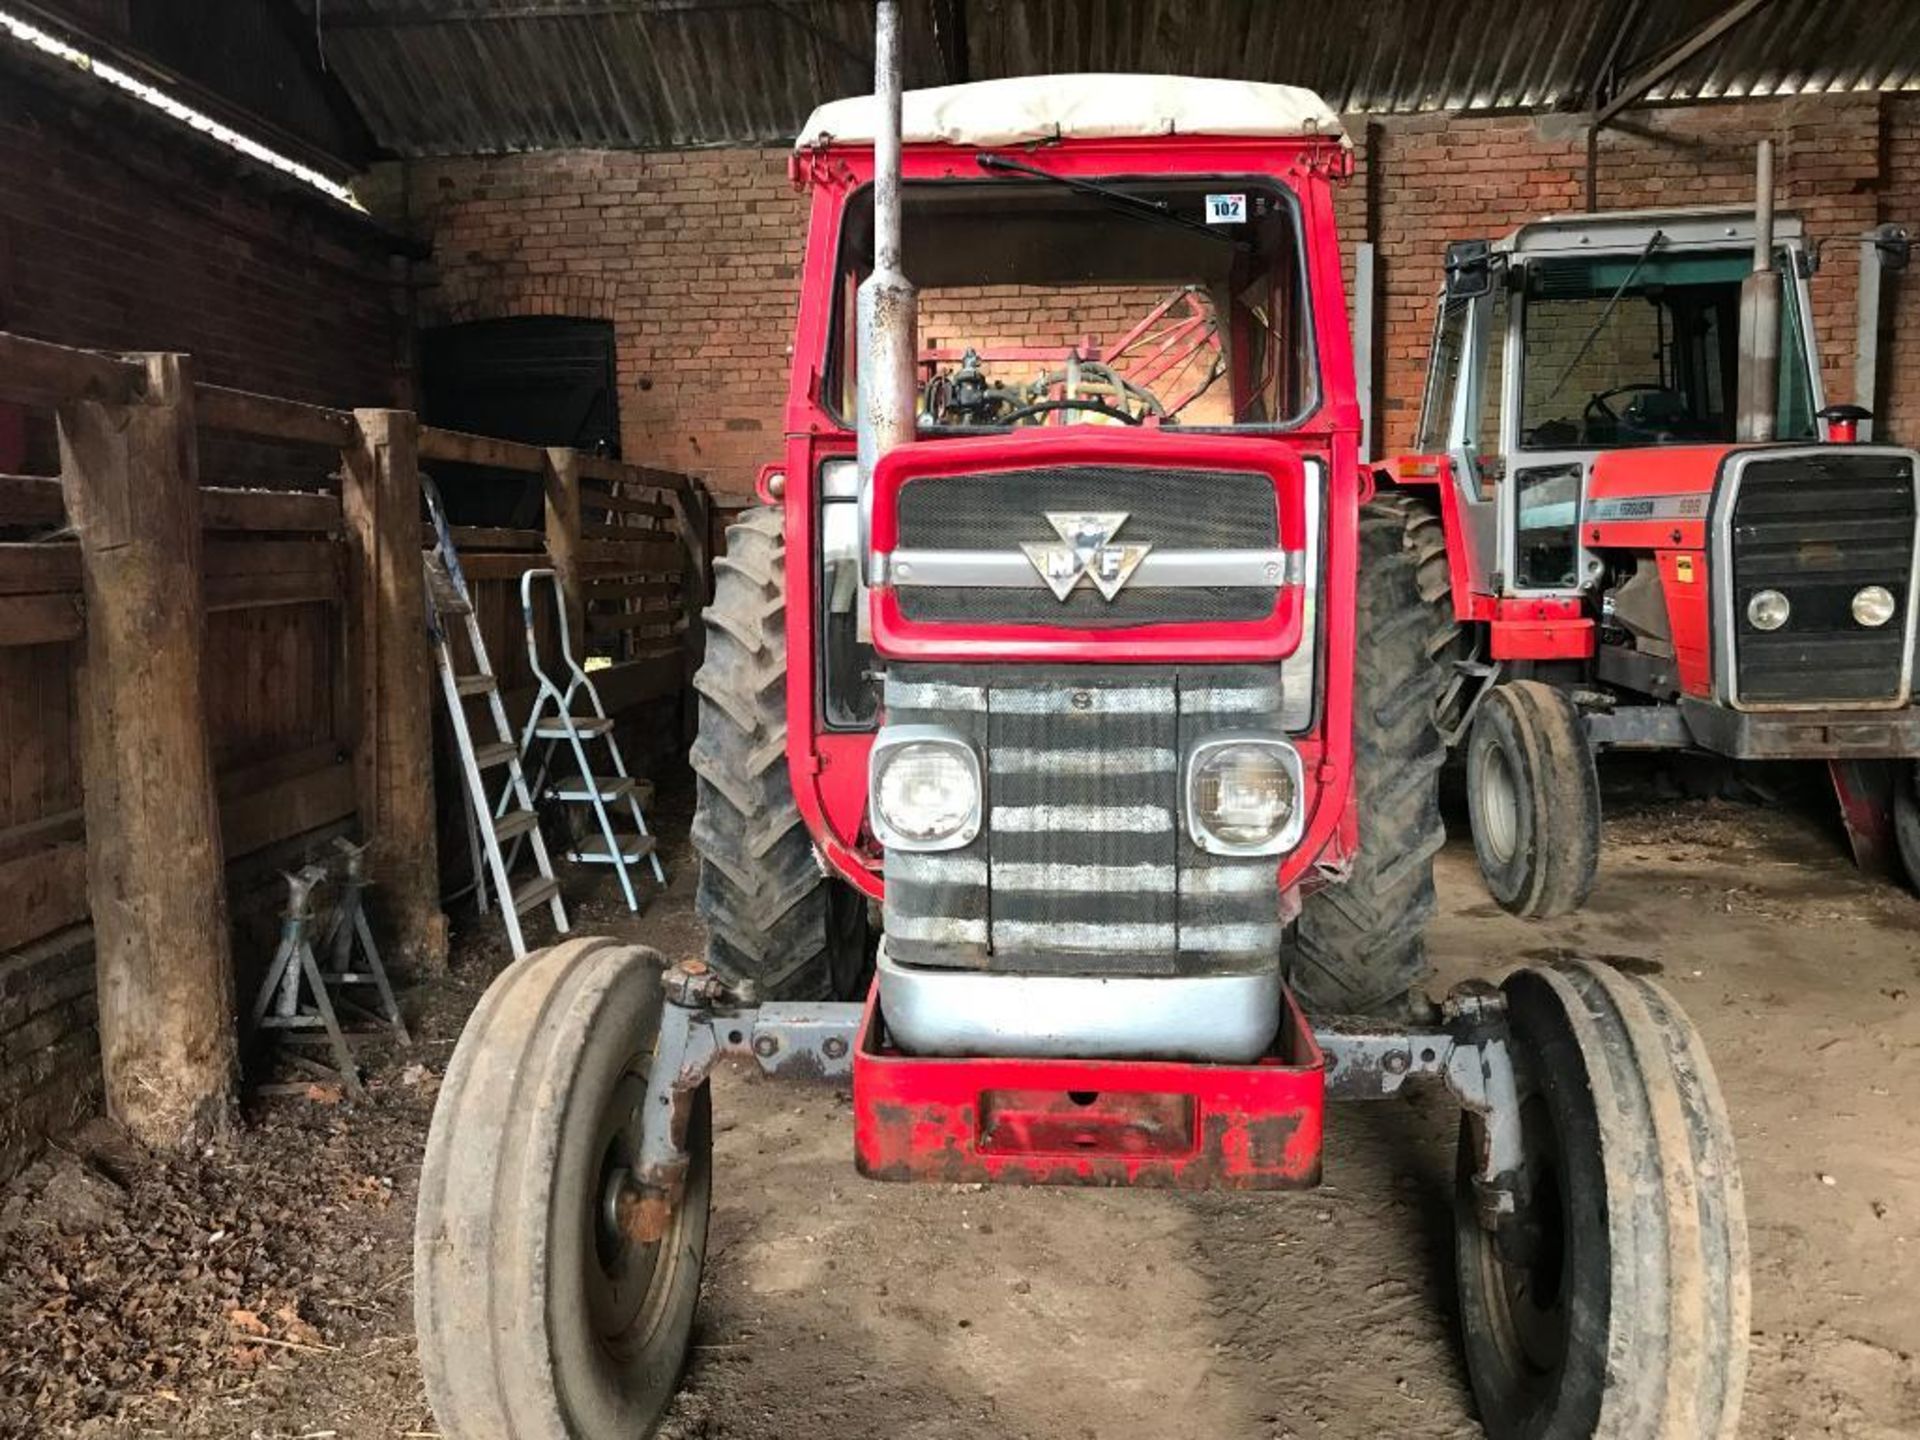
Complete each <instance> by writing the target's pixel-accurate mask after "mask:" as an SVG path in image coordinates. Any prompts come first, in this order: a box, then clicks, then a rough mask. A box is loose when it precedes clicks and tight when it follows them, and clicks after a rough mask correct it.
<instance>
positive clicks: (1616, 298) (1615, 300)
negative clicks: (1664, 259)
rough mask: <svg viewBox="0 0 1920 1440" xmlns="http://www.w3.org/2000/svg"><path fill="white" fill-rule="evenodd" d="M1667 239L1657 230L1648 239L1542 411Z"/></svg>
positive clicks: (1567, 378) (1556, 383) (1541, 405)
mask: <svg viewBox="0 0 1920 1440" xmlns="http://www.w3.org/2000/svg"><path fill="white" fill-rule="evenodd" d="M1666 238H1667V236H1666V232H1665V231H1662V230H1656V231H1654V232H1653V234H1651V235H1649V236H1648V237H1647V243H1646V244H1645V245H1643V246H1641V247H1640V254H1639V255H1638V256H1637V257H1636V258H1635V259H1634V262H1633V268H1632V269H1631V270H1629V271H1627V278H1626V279H1624V280H1622V281H1621V282H1620V284H1619V285H1618V286H1617V287H1616V288H1615V289H1614V292H1613V294H1611V295H1609V296H1608V297H1607V303H1606V304H1605V305H1604V306H1602V307H1601V309H1600V314H1599V316H1598V317H1596V318H1595V320H1594V322H1593V328H1592V329H1591V330H1589V331H1587V338H1586V339H1584V340H1582V341H1581V342H1580V348H1579V349H1578V350H1576V351H1574V352H1573V359H1571V360H1569V361H1568V362H1567V368H1566V369H1564V370H1562V371H1561V372H1560V378H1559V379H1558V380H1556V381H1554V382H1553V388H1552V389H1551V390H1549V391H1548V392H1547V398H1546V399H1544V400H1542V401H1541V402H1540V408H1541V409H1542V410H1544V409H1546V407H1547V406H1548V405H1550V404H1552V403H1553V399H1554V397H1555V396H1557V395H1558V394H1559V393H1560V389H1561V387H1562V386H1563V385H1565V384H1566V383H1567V381H1569V380H1571V379H1572V378H1573V372H1574V371H1575V370H1578V369H1579V368H1580V362H1581V361H1582V360H1584V359H1586V358H1587V351H1589V350H1591V349H1592V348H1593V342H1594V341H1595V340H1597V339H1599V338H1600V331H1601V330H1602V329H1603V328H1605V326H1606V323H1607V317H1608V316H1610V315H1612V314H1613V310H1614V307H1615V306H1616V305H1618V304H1619V303H1620V297H1621V296H1622V295H1625V294H1626V293H1627V288H1628V287H1629V286H1631V285H1632V284H1633V282H1634V281H1635V280H1637V279H1639V278H1640V272H1641V270H1643V269H1644V268H1645V267H1646V263H1647V257H1648V256H1649V255H1651V254H1653V252H1654V250H1655V248H1656V247H1658V246H1659V245H1660V244H1661V243H1662V242H1663V241H1664V240H1665V239H1666ZM1643 373H1644V372H1643Z"/></svg>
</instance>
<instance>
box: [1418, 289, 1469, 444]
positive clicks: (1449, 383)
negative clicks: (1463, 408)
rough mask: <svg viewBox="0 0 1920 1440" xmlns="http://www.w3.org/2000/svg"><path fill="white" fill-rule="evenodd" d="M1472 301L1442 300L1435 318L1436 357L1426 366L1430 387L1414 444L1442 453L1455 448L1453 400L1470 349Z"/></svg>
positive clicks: (1434, 349)
mask: <svg viewBox="0 0 1920 1440" xmlns="http://www.w3.org/2000/svg"><path fill="white" fill-rule="evenodd" d="M1472 318H1473V301H1471V300H1464V299H1452V300H1449V299H1446V298H1444V297H1443V298H1442V299H1441V301H1440V309H1439V313H1438V314H1436V315H1435V316H1434V321H1433V358H1432V361H1431V362H1430V363H1429V365H1428V366H1427V391H1426V394H1425V396H1424V397H1423V398H1422V400H1421V405H1420V430H1419V433H1418V434H1417V435H1416V436H1415V438H1414V448H1415V449H1416V450H1417V451H1418V452H1419V453H1420V454H1422V455H1439V454H1442V453H1444V452H1446V451H1448V450H1451V449H1452V448H1453V402H1454V397H1455V395H1457V394H1458V393H1459V389H1460V367H1461V363H1462V362H1463V361H1464V359H1465V358H1466V353H1467V324H1468V322H1469V321H1470V320H1471V319H1472Z"/></svg>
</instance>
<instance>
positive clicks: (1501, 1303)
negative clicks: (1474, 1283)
mask: <svg viewBox="0 0 1920 1440" xmlns="http://www.w3.org/2000/svg"><path fill="white" fill-rule="evenodd" d="M1520 1123H1521V1127H1522V1130H1523V1131H1524V1134H1525V1146H1526V1155H1527V1168H1528V1171H1529V1176H1530V1180H1531V1183H1532V1193H1531V1195H1530V1196H1529V1198H1528V1203H1527V1208H1526V1210H1525V1212H1524V1213H1523V1215H1522V1216H1520V1217H1517V1218H1516V1220H1515V1221H1514V1222H1512V1223H1514V1224H1515V1225H1516V1227H1517V1234H1516V1236H1515V1238H1514V1243H1513V1244H1512V1245H1511V1246H1510V1247H1509V1246H1503V1245H1502V1243H1501V1241H1500V1239H1499V1238H1498V1237H1496V1236H1494V1235H1491V1234H1488V1235H1485V1236H1483V1239H1482V1243H1481V1245H1480V1247H1479V1248H1480V1265H1481V1271H1482V1275H1483V1279H1484V1284H1483V1286H1482V1290H1483V1293H1484V1294H1485V1295H1486V1296H1487V1297H1488V1311H1489V1313H1488V1319H1489V1320H1490V1321H1491V1329H1492V1333H1493V1339H1494V1343H1495V1344H1496V1345H1497V1346H1498V1347H1499V1350H1500V1353H1501V1355H1502V1357H1503V1358H1504V1360H1505V1361H1506V1364H1507V1365H1508V1366H1509V1367H1510V1368H1511V1370H1512V1372H1513V1373H1514V1374H1515V1375H1517V1376H1520V1377H1522V1380H1523V1382H1524V1381H1525V1380H1529V1379H1536V1380H1537V1379H1540V1378H1542V1377H1547V1376H1552V1375H1554V1374H1557V1373H1558V1372H1559V1370H1560V1368H1561V1366H1562V1365H1564V1364H1565V1363H1566V1358H1567V1328H1568V1320H1569V1313H1568V1308H1567V1295H1568V1292H1569V1288H1570V1278H1571V1277H1570V1273H1569V1268H1568V1267H1569V1264H1570V1261H1571V1259H1572V1255H1571V1248H1570V1246H1569V1245H1568V1243H1567V1241H1568V1212H1567V1198H1568V1197H1567V1196H1566V1195H1565V1194H1563V1192H1562V1187H1561V1184H1560V1174H1561V1161H1560V1137H1559V1134H1558V1132H1557V1131H1556V1130H1555V1128H1554V1124H1553V1117H1552V1114H1551V1112H1550V1110H1549V1109H1548V1106H1547V1102H1546V1100H1545V1099H1544V1098H1542V1097H1541V1096H1540V1095H1538V1094H1535V1095H1531V1096H1529V1097H1528V1098H1527V1099H1526V1101H1525V1102H1524V1103H1523V1104H1522V1106H1521V1111H1520Z"/></svg>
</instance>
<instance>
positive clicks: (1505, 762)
mask: <svg viewBox="0 0 1920 1440" xmlns="http://www.w3.org/2000/svg"><path fill="white" fill-rule="evenodd" d="M1467 809H1468V815H1469V817H1470V818H1471V821H1472V826H1473V850H1474V856H1475V858H1476V859H1478V861H1479V862H1480V874H1481V876H1482V877H1483V878H1484V879H1485V880H1486V882H1487V890H1488V892H1489V893H1491V894H1492V896H1493V898H1494V899H1495V900H1497V901H1498V902H1499V903H1500V905H1501V907H1502V908H1503V909H1506V910H1510V911H1512V912H1513V913H1514V914H1515V915H1519V916H1522V917H1524V918H1526V919H1529V920H1540V919H1545V918H1547V917H1549V916H1554V915H1565V914H1568V913H1570V912H1572V911H1574V910H1578V909H1579V908H1580V907H1581V906H1582V905H1584V904H1586V903H1587V897H1588V896H1589V895H1590V894H1592V893H1593V882H1594V877H1595V875H1596V874H1598V872H1599V868H1600V780H1599V776H1598V775H1597V773H1596V772H1595V770H1594V764H1593V751H1592V749H1591V748H1590V747H1589V746H1588V744H1587V732H1586V726H1585V724H1584V723H1583V722H1582V721H1581V719H1580V712H1579V710H1578V709H1577V708H1576V707H1575V706H1574V703H1573V701H1572V700H1571V699H1570V698H1568V696H1567V693H1566V692H1565V691H1564V690H1560V689H1557V688H1555V687H1554V686H1552V685H1543V684H1541V683H1540V682H1539V681H1538V680H1513V681H1509V682H1507V683H1506V684H1504V685H1496V686H1494V688H1493V689H1492V690H1490V691H1488V692H1487V697H1486V699H1485V700H1483V701H1482V702H1481V704H1480V709H1479V711H1478V713H1477V714H1475V716H1474V719H1473V730H1472V733H1471V734H1470V735H1469V736H1468V738H1467Z"/></svg>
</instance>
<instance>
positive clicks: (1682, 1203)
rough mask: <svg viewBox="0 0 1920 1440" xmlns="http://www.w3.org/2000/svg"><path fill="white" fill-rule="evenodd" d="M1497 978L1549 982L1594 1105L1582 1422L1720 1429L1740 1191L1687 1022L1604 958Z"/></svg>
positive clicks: (1723, 1426) (1734, 1402)
mask: <svg viewBox="0 0 1920 1440" xmlns="http://www.w3.org/2000/svg"><path fill="white" fill-rule="evenodd" d="M1508 984H1509V987H1510V988H1511V987H1515V986H1521V987H1524V986H1526V985H1530V984H1540V985H1543V986H1546V987H1549V988H1550V989H1551V990H1553V991H1554V992H1555V994H1556V998H1557V1000H1558V1003H1559V1005H1560V1007H1561V1008H1562V1010H1563V1011H1564V1013H1565V1015H1566V1018H1567V1021H1568V1023H1569V1024H1570V1025H1571V1027H1572V1029H1573V1032H1574V1036H1575V1038H1576V1041H1577V1043H1578V1046H1579V1049H1580V1053H1581V1054H1582V1055H1583V1056H1584V1057H1585V1058H1586V1061H1587V1071H1588V1078H1589V1080H1590V1083H1591V1086H1592V1094H1593V1102H1594V1108H1595V1113H1596V1116H1597V1118H1598V1120H1599V1126H1600V1137H1601V1153H1602V1160H1603V1165H1604V1168H1605V1173H1606V1192H1607V1193H1606V1208H1607V1216H1608V1228H1609V1232H1610V1236H1611V1241H1612V1244H1611V1261H1612V1272H1613V1280H1612V1293H1613V1301H1612V1305H1611V1308H1610V1314H1609V1316H1608V1340H1607V1356H1608V1363H1607V1372H1608V1384H1607V1387H1606V1390H1605V1392H1604V1394H1603V1397H1602V1400H1601V1407H1600V1417H1599V1422H1598V1424H1597V1425H1596V1426H1595V1428H1594V1429H1593V1431H1592V1434H1593V1436H1594V1437H1595V1440H1639V1437H1643V1436H1674V1437H1679V1436H1687V1437H1689V1440H1691V1437H1696V1436H1697V1437H1700V1440H1733V1437H1734V1435H1735V1433H1736V1431H1737V1430H1738V1428H1739V1419H1740V1400H1741V1394H1742V1391H1743V1390H1744V1387H1745V1383H1746V1371H1747V1344H1748V1323H1749V1318H1750V1315H1751V1311H1752V1298H1753V1297H1752V1287H1751V1282H1750V1279H1749V1275H1748V1250H1747V1227H1746V1203H1745V1197H1744V1192H1743V1189H1742V1184H1741V1179H1740V1167H1739V1162H1738V1159H1737V1157H1736V1156H1735V1153H1734V1145H1733V1129H1732V1125H1731V1122H1730V1121H1729V1119H1728V1117H1727V1111H1726V1104H1725V1101H1724V1100H1723V1099H1722V1098H1721V1094H1720V1086H1719V1082H1718V1080H1717V1078H1716V1077H1715V1075H1714V1072H1713V1067H1712V1064H1711V1063H1710V1062H1709V1061H1708V1059H1707V1055H1706V1049H1705V1046H1704V1045H1703V1044H1702V1042H1701V1040H1700V1035H1699V1032H1698V1031H1697V1030H1695V1029H1694V1027H1693V1025H1692V1023H1691V1022H1690V1021H1689V1020H1688V1019H1687V1018H1686V1016H1685V1015H1684V1014H1683V1013H1682V1012H1681V1010H1680V1008H1679V1006H1678V1005H1677V1004H1675V1003H1674V1001H1673V999H1672V997H1671V996H1669V995H1668V994H1667V993H1666V991H1664V990H1662V989H1661V988H1660V987H1659V986H1658V985H1655V984H1654V983H1652V982H1651V981H1649V980H1646V979H1644V978H1642V977H1639V976H1633V975H1626V974H1623V973H1621V972H1620V971H1617V970H1615V969H1613V968H1611V967H1610V966H1606V965H1602V964H1596V963H1589V962H1579V961H1575V962H1569V963H1565V964H1562V965H1559V966H1555V967H1552V968H1550V969H1542V970H1531V971H1523V972H1521V973H1520V974H1518V975H1516V976H1514V977H1513V978H1512V979H1511V980H1510V981H1509V982H1508ZM1552 1440H1558V1437H1552ZM1569 1440H1571V1437H1569Z"/></svg>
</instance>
